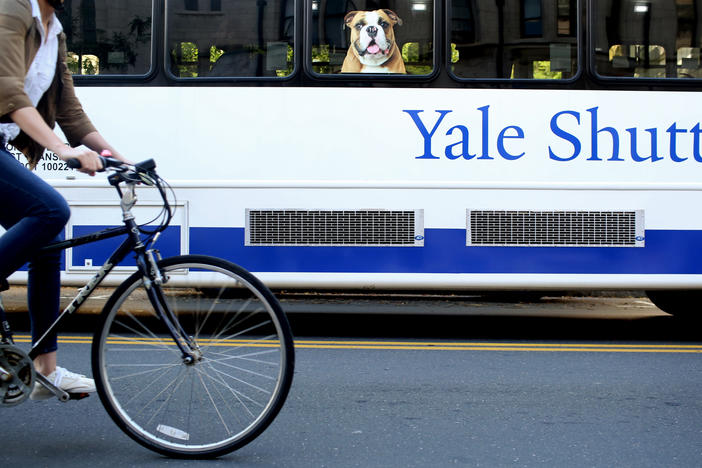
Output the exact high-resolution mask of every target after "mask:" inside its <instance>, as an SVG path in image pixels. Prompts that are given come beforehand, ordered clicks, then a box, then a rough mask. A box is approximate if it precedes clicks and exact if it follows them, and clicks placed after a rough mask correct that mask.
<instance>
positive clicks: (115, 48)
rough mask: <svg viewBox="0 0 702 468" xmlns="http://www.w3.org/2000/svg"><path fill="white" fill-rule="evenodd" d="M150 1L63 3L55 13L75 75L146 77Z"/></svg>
mask: <svg viewBox="0 0 702 468" xmlns="http://www.w3.org/2000/svg"><path fill="white" fill-rule="evenodd" d="M152 3H153V2H152V1H151V0H124V1H119V2H114V1H108V0H95V1H92V2H66V8H65V9H64V10H63V11H57V15H58V18H59V20H60V21H61V25H62V26H63V31H64V33H65V34H66V41H67V44H66V45H67V48H68V57H67V58H68V67H69V69H70V70H71V71H72V72H73V74H74V75H146V74H147V73H148V72H149V71H150V70H151V50H152V46H151V18H152V10H153V5H152Z"/></svg>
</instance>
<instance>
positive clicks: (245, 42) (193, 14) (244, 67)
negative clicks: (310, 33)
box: [166, 0, 295, 78]
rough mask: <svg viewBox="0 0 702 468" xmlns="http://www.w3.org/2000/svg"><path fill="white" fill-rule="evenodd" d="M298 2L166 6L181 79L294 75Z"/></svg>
mask: <svg viewBox="0 0 702 468" xmlns="http://www.w3.org/2000/svg"><path fill="white" fill-rule="evenodd" d="M294 9H295V1H294V0H267V1H265V2H263V1H259V2H254V1H250V2H222V1H214V0H186V1H184V0H174V1H170V2H167V4H166V27H167V38H166V44H167V47H168V49H167V53H168V58H169V63H170V66H169V71H170V73H171V74H172V75H173V76H175V77H176V78H208V77H209V78H226V77H232V78H257V77H268V78H284V77H286V76H288V75H290V74H291V73H292V72H293V68H294V65H293V63H294V61H293V47H294V34H295V32H294V29H295V24H294V20H295V18H294Z"/></svg>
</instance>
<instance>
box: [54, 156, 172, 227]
mask: <svg viewBox="0 0 702 468" xmlns="http://www.w3.org/2000/svg"><path fill="white" fill-rule="evenodd" d="M111 156H112V154H111V153H110V152H109V151H103V152H102V154H101V155H100V156H99V158H100V161H101V162H102V169H100V170H99V171H98V172H105V171H106V170H107V169H112V172H113V174H111V175H110V176H109V177H108V178H107V180H108V182H109V184H110V185H112V186H113V187H114V188H115V189H117V193H118V194H119V197H120V199H121V200H124V198H123V197H124V196H126V194H125V193H123V192H122V189H121V187H120V184H121V183H123V182H126V183H127V186H128V187H130V188H129V191H130V193H131V194H132V195H131V197H132V198H131V199H133V201H136V199H134V186H135V185H137V184H145V185H149V186H153V187H155V188H156V189H157V190H158V192H159V194H160V195H161V198H162V200H163V210H164V213H165V215H164V218H163V220H162V221H161V223H160V225H159V226H157V227H156V228H155V229H154V230H151V231H148V230H145V229H142V226H139V231H140V232H142V233H144V234H150V235H154V234H157V233H159V232H161V231H163V230H164V229H166V228H167V227H168V225H169V224H170V221H171V219H172V218H173V210H172V209H171V204H170V203H169V201H168V195H167V193H166V192H167V191H166V189H169V190H171V189H170V186H169V185H168V183H166V182H165V181H164V180H163V179H161V177H159V175H158V174H157V173H156V162H155V161H154V160H153V159H147V160H146V161H142V162H140V163H136V164H134V165H131V164H127V163H125V162H124V161H120V160H119V159H115V158H113V157H111ZM66 164H67V165H68V167H70V168H71V169H80V167H81V164H80V160H79V159H76V158H70V159H68V160H66ZM171 191H172V190H171ZM150 223H151V222H149V223H146V224H150Z"/></svg>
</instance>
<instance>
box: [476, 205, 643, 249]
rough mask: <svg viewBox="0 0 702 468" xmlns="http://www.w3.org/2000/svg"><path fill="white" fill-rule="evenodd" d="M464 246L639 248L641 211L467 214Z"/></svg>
mask: <svg viewBox="0 0 702 468" xmlns="http://www.w3.org/2000/svg"><path fill="white" fill-rule="evenodd" d="M466 243H467V245H474V246H475V245H495V246H499V245H511V246H581V247H643V246H644V222H643V211H477V210H467V240H466Z"/></svg>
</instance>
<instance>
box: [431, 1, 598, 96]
mask: <svg viewBox="0 0 702 468" xmlns="http://www.w3.org/2000/svg"><path fill="white" fill-rule="evenodd" d="M589 1H594V0H589ZM445 3H446V11H445V12H444V16H445V17H444V24H445V25H446V29H445V31H444V34H445V36H446V37H445V38H444V55H445V60H444V63H445V65H446V73H447V74H448V76H449V77H450V78H451V79H452V80H454V81H456V82H458V83H464V84H465V83H475V84H477V83H485V84H493V85H497V84H500V85H506V84H511V83H514V84H516V85H522V86H523V85H528V86H529V87H533V86H535V85H539V86H536V87H540V86H547V85H549V84H553V85H565V84H572V83H575V82H577V81H579V80H581V79H582V77H583V74H584V73H585V67H586V64H585V63H584V60H583V49H584V48H585V47H587V44H588V41H587V37H586V36H585V31H584V30H583V28H582V21H583V20H582V17H583V6H584V3H585V2H584V1H582V0H576V15H575V16H576V22H575V28H576V31H575V51H576V54H575V58H576V61H577V68H576V70H575V73H573V76H571V77H570V78H562V79H553V80H540V79H536V78H463V77H460V76H457V75H456V74H455V73H454V72H453V70H452V69H451V32H452V31H451V18H452V15H451V12H452V10H453V0H447V1H446V2H445ZM588 24H589V23H588Z"/></svg>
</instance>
